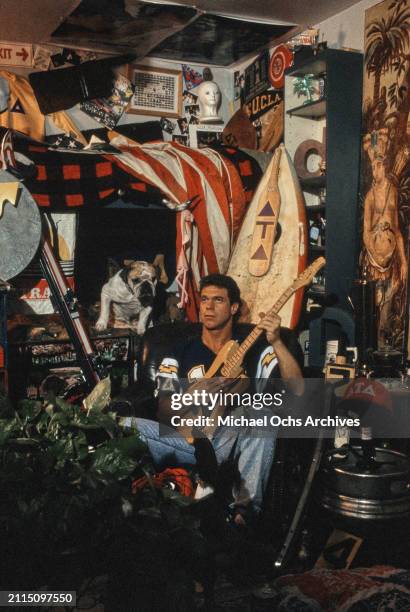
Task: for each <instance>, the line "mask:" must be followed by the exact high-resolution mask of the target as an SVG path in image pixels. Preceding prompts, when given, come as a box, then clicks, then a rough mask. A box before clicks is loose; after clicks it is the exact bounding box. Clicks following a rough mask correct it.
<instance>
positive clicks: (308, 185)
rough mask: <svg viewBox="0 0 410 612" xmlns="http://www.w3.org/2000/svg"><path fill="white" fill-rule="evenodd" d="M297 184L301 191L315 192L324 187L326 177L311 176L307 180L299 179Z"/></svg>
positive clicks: (322, 175) (323, 175)
mask: <svg viewBox="0 0 410 612" xmlns="http://www.w3.org/2000/svg"><path fill="white" fill-rule="evenodd" d="M299 183H300V186H301V188H302V190H303V191H311V192H313V193H314V192H315V191H317V190H319V189H323V188H324V187H326V175H325V174H321V175H320V176H312V177H309V178H299Z"/></svg>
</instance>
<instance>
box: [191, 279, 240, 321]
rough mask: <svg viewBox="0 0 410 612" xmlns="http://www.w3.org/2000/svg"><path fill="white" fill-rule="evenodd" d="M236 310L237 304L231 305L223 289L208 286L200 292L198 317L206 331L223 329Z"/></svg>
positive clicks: (225, 290) (226, 292)
mask: <svg viewBox="0 0 410 612" xmlns="http://www.w3.org/2000/svg"><path fill="white" fill-rule="evenodd" d="M238 308H239V304H231V302H230V300H229V296H228V290H227V289H226V288H225V287H216V286H214V285H209V286H208V287H204V288H203V289H202V291H201V303H200V307H199V317H200V320H201V323H202V324H203V326H204V327H205V328H206V329H223V328H224V327H225V325H226V324H227V323H229V322H230V321H231V320H232V316H233V315H234V314H235V313H236V312H237V310H238Z"/></svg>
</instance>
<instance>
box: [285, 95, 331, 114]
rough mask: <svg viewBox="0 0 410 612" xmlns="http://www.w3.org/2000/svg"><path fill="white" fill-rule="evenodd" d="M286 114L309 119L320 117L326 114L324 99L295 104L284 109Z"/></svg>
mask: <svg viewBox="0 0 410 612" xmlns="http://www.w3.org/2000/svg"><path fill="white" fill-rule="evenodd" d="M286 113H287V114H288V115H293V116H295V117H310V118H311V119H321V118H322V117H324V116H325V115H326V99H325V98H321V99H320V100H313V102H308V103H307V104H301V105H300V106H295V107H294V108H290V109H289V110H288V111H286Z"/></svg>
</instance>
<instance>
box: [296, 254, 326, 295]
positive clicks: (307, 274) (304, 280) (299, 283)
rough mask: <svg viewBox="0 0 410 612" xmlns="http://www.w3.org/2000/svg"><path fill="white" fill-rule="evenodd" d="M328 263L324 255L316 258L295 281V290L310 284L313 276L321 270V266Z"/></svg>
mask: <svg viewBox="0 0 410 612" xmlns="http://www.w3.org/2000/svg"><path fill="white" fill-rule="evenodd" d="M325 264H326V259H325V258H324V257H318V258H317V259H315V261H314V262H313V263H311V264H310V266H309V267H308V268H306V270H304V271H303V272H302V274H299V276H298V277H297V278H296V279H295V280H294V281H293V284H292V289H293V291H297V290H298V289H300V288H301V287H306V285H309V284H310V283H311V282H312V280H313V277H314V276H316V274H317V273H318V272H319V270H320V269H321V268H323V266H324V265H325Z"/></svg>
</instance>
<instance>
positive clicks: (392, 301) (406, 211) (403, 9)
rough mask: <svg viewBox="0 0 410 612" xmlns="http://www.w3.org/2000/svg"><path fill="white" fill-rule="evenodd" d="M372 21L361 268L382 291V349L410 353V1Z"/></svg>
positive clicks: (379, 11) (376, 11)
mask: <svg viewBox="0 0 410 612" xmlns="http://www.w3.org/2000/svg"><path fill="white" fill-rule="evenodd" d="M368 14H369V17H368V18H367V23H366V28H365V58H364V59H365V79H366V78H367V83H366V85H367V86H366V85H365V92H366V93H367V96H368V97H366V99H365V102H364V117H363V120H364V121H363V127H364V130H365V132H364V138H363V158H362V162H363V163H362V181H363V182H362V196H363V248H362V254H361V265H362V270H363V271H366V273H367V274H368V276H369V278H371V280H374V281H376V283H377V286H378V287H379V288H380V291H379V296H378V297H376V303H375V306H376V313H377V326H378V346H379V349H380V348H383V347H385V346H390V347H393V348H395V349H398V350H400V351H404V347H405V343H406V342H407V338H405V333H404V332H405V319H406V316H407V315H406V313H407V299H406V295H407V290H406V287H407V279H408V263H409V262H408V261H407V254H406V240H407V235H408V231H407V228H408V227H409V225H410V179H409V176H410V172H409V168H410V146H409V145H410V133H409V132H408V118H409V112H410V0H390V1H388V0H386V1H385V2H383V3H381V4H377V5H375V6H374V7H372V8H371V9H369V12H368ZM372 79H373V80H372ZM370 90H372V93H370ZM405 237H406V238H405ZM387 244H389V248H390V250H389V249H388V248H387ZM381 245H384V247H382V248H380V247H381ZM383 249H384V250H383ZM383 256H385V260H383V262H382V263H380V262H381V259H382V257H383Z"/></svg>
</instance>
